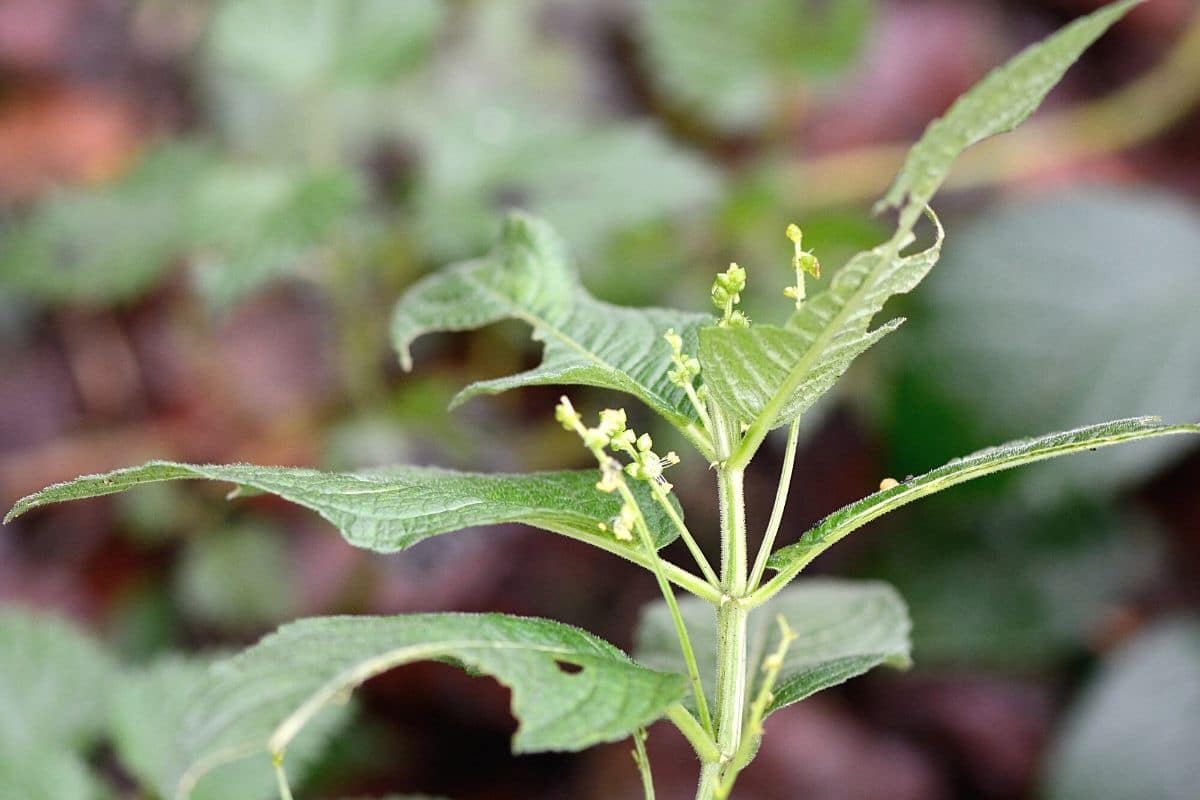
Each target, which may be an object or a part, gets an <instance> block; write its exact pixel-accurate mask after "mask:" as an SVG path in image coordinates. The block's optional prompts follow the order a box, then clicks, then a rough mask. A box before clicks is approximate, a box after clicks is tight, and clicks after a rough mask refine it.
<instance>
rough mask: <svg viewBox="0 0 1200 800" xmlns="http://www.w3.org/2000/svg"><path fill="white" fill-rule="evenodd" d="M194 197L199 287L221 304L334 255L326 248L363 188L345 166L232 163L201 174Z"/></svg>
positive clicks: (191, 211)
mask: <svg viewBox="0 0 1200 800" xmlns="http://www.w3.org/2000/svg"><path fill="white" fill-rule="evenodd" d="M189 199H190V205H189V208H188V221H189V225H188V228H189V231H188V234H189V246H190V248H191V249H192V250H193V252H194V253H195V262H196V263H195V280H196V285H197V288H198V289H199V290H200V293H201V294H202V295H203V296H204V297H205V298H206V299H207V300H208V301H209V303H210V304H212V305H213V306H215V307H218V308H221V307H225V306H228V305H231V304H232V303H234V302H235V301H237V300H239V299H241V298H242V297H244V296H245V295H247V294H249V293H250V292H252V291H254V290H255V289H258V288H260V287H261V286H262V285H263V284H265V283H267V282H268V281H270V280H272V279H274V278H277V277H279V276H281V275H283V274H287V273H290V272H297V271H300V270H301V269H303V268H305V267H308V268H309V269H310V270H312V268H313V266H314V264H315V265H317V266H318V267H319V266H320V264H321V262H322V261H323V260H325V261H327V260H329V259H330V258H331V256H329V255H328V254H327V253H325V252H323V248H324V249H327V248H328V241H329V239H330V238H331V237H332V235H333V234H334V233H335V232H336V231H337V230H338V229H339V228H340V227H344V226H345V225H346V223H347V219H348V217H349V215H350V214H351V213H352V212H354V211H355V210H357V209H358V208H359V207H360V205H361V202H362V200H363V187H362V186H361V185H360V182H359V180H358V177H357V176H356V175H355V174H353V173H351V172H348V171H344V170H338V169H330V170H323V171H322V170H310V169H304V168H294V167H275V166H265V165H262V164H258V165H248V164H240V163H238V164H235V163H232V162H229V163H225V164H219V165H214V167H213V168H212V169H210V170H209V171H208V172H206V173H205V174H204V175H203V176H201V177H200V179H199V180H198V181H197V182H196V185H195V186H194V187H192V188H191V194H190V198H189Z"/></svg>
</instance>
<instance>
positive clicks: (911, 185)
mask: <svg viewBox="0 0 1200 800" xmlns="http://www.w3.org/2000/svg"><path fill="white" fill-rule="evenodd" d="M1140 2H1141V0H1122V1H1121V2H1117V3H1112V4H1111V5H1108V6H1105V7H1104V8H1101V9H1099V10H1097V11H1094V12H1093V13H1091V14H1088V15H1087V16H1085V17H1080V18H1079V19H1077V20H1075V21H1074V22H1072V23H1071V24H1070V25H1067V26H1066V27H1064V28H1063V29H1062V30H1060V31H1058V32H1057V33H1055V34H1054V35H1052V36H1050V37H1048V38H1046V39H1045V40H1043V41H1041V42H1039V43H1038V44H1035V45H1032V46H1030V47H1028V48H1026V49H1025V50H1023V51H1022V52H1021V53H1019V54H1017V55H1016V56H1015V57H1014V58H1013V59H1012V60H1010V61H1009V62H1008V63H1006V64H1005V65H1004V66H1002V67H999V68H997V69H996V70H994V71H992V73H991V74H989V75H988V76H987V77H986V78H984V79H983V80H982V81H980V82H979V83H978V84H977V85H976V86H975V87H974V88H972V89H971V90H970V91H969V92H967V93H966V94H964V95H963V96H962V97H960V98H958V100H956V101H955V102H954V105H952V106H951V107H950V110H949V111H947V112H946V114H945V115H944V116H942V117H941V118H939V119H936V120H934V121H933V122H931V123H930V124H929V127H928V128H926V129H925V133H924V134H923V135H922V136H921V139H920V140H919V141H918V142H917V143H916V145H914V146H913V148H912V150H910V151H909V153H908V158H907V159H906V160H905V162H904V166H903V167H902V168H901V170H900V174H899V175H897V176H896V181H895V183H893V184H892V187H891V189H889V190H888V193H887V195H886V196H885V197H884V198H883V200H882V201H880V205H881V206H883V207H895V208H899V207H901V206H903V210H902V211H901V213H900V226H901V229H904V230H907V229H909V228H911V227H912V225H913V224H914V223H915V222H916V221H917V217H918V216H919V215H920V213H921V209H923V208H925V206H926V205H927V204H928V203H929V201H930V200H931V199H932V198H933V195H934V193H936V192H937V190H938V188H939V187H940V186H941V185H942V181H944V180H945V179H946V174H947V173H948V172H949V171H950V165H951V164H953V162H954V159H956V158H958V156H959V154H960V153H962V151H964V150H966V149H967V148H968V147H970V146H971V145H973V144H976V143H978V142H980V141H982V140H984V139H986V138H988V137H989V136H994V135H996V134H999V133H1006V132H1007V131H1011V130H1013V129H1014V128H1016V127H1017V126H1018V125H1020V124H1021V123H1022V122H1024V121H1025V120H1026V119H1027V118H1028V117H1029V115H1030V114H1032V113H1033V112H1034V111H1036V110H1037V107H1038V106H1040V105H1041V104H1042V100H1044V99H1045V97H1046V95H1047V94H1048V93H1049V92H1050V90H1051V89H1053V88H1054V86H1055V85H1056V84H1057V83H1058V82H1059V81H1060V80H1061V79H1062V76H1063V74H1064V73H1065V72H1066V71H1067V69H1068V68H1069V67H1070V66H1071V65H1072V64H1074V63H1075V61H1076V59H1078V58H1079V56H1080V55H1081V54H1082V53H1083V51H1084V50H1086V49H1087V48H1088V47H1089V46H1090V45H1091V44H1092V42H1094V41H1096V39H1098V38H1100V36H1101V35H1102V34H1103V33H1104V32H1105V31H1106V30H1108V29H1109V27H1110V26H1111V25H1113V23H1115V22H1116V21H1117V20H1119V19H1120V18H1121V17H1123V16H1124V15H1125V14H1126V12H1128V11H1129V9H1131V8H1133V7H1134V6H1135V5H1137V4H1138V3H1140Z"/></svg>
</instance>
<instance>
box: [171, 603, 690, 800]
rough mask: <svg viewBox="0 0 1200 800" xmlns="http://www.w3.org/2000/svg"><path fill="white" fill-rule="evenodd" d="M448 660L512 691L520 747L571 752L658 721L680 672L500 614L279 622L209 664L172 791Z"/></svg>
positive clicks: (675, 696)
mask: <svg viewBox="0 0 1200 800" xmlns="http://www.w3.org/2000/svg"><path fill="white" fill-rule="evenodd" d="M435 659H436V660H450V661H452V662H453V663H455V664H459V665H462V666H464V667H465V668H467V669H469V670H471V671H472V672H480V673H484V674H487V675H490V676H492V677H494V678H496V679H497V680H498V681H500V683H502V684H504V685H505V686H507V687H509V688H510V689H511V690H512V710H513V715H514V716H515V717H516V718H517V721H518V727H517V731H516V734H515V735H514V737H513V749H514V751H516V752H518V753H527V752H538V751H545V750H580V749H583V748H585V747H589V746H591V745H593V744H598V743H601V742H608V741H615V740H617V739H620V738H623V737H625V736H627V735H629V733H630V732H632V731H633V730H635V729H636V728H639V727H642V726H645V725H648V724H650V723H651V722H653V721H654V720H656V719H658V718H659V717H660V716H661V715H662V713H663V710H664V709H665V708H666V707H667V706H669V705H671V704H672V703H675V702H676V701H678V700H679V698H680V697H681V696H682V695H683V691H684V686H685V684H686V679H685V678H684V677H683V676H682V675H675V674H665V673H661V672H652V671H650V670H647V669H644V668H642V667H640V666H638V665H637V664H635V663H633V662H632V661H631V660H630V659H629V658H628V656H626V655H625V654H624V653H622V652H621V651H619V650H617V649H616V648H615V647H613V646H612V645H610V644H608V643H606V642H604V641H602V640H600V639H598V638H596V637H595V636H592V635H591V634H589V633H586V632H584V631H581V630H579V629H577V628H572V627H570V626H567V625H563V624H561V623H557V622H552V621H549V620H541V619H530V618H521V617H511V616H505V615H502V614H418V615H413V616H403V617H387V618H385V617H324V618H316V619H306V620H302V621H300V622H295V623H292V624H290V625H285V626H284V627H282V628H280V629H279V631H278V632H276V633H274V634H272V635H270V636H268V637H266V638H265V639H263V640H262V641H261V642H259V643H258V644H257V645H255V646H254V647H252V648H250V649H249V650H247V651H246V652H244V653H242V654H240V655H238V656H236V657H234V658H232V659H229V660H228V661H224V662H220V663H218V664H217V665H215V666H214V667H213V669H212V670H211V672H210V673H209V678H208V680H207V681H206V683H205V685H204V686H203V687H202V688H201V690H200V691H199V692H198V693H197V694H195V695H194V696H193V699H192V702H191V703H190V704H189V708H188V712H187V714H186V716H185V722H184V724H183V730H182V737H183V741H184V742H185V743H186V745H185V753H186V758H183V759H181V760H180V761H179V764H178V769H177V770H176V774H177V775H178V786H179V791H178V796H180V797H186V794H187V789H188V788H189V787H190V785H191V783H192V782H193V781H194V780H195V779H196V778H198V777H199V776H201V775H202V774H203V773H204V772H206V771H207V770H209V769H211V768H212V767H214V766H216V765H218V764H220V763H223V762H225V761H229V760H232V759H234V758H238V757H242V756H247V755H250V754H253V753H256V752H259V753H264V754H265V753H281V752H283V751H284V750H285V749H286V747H287V746H288V744H289V742H290V741H291V740H292V738H293V737H294V736H295V734H296V733H297V732H298V731H299V730H300V729H301V728H303V727H304V726H305V724H306V723H307V722H308V721H309V720H310V719H311V718H312V717H313V716H314V715H315V714H317V713H318V712H319V711H320V710H321V709H322V708H323V707H324V706H326V705H328V704H329V703H331V702H333V701H335V700H337V699H338V698H340V697H343V696H345V695H346V693H348V692H349V691H351V690H352V689H354V688H355V687H357V686H358V685H360V684H361V683H363V682H364V681H366V680H368V679H370V678H371V677H374V676H375V675H379V674H381V673H383V672H386V671H388V670H390V669H393V668H395V667H398V666H401V665H403V664H410V663H413V662H416V661H428V660H435Z"/></svg>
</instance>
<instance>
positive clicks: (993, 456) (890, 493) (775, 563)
mask: <svg viewBox="0 0 1200 800" xmlns="http://www.w3.org/2000/svg"><path fill="white" fill-rule="evenodd" d="M1185 433H1200V425H1162V424H1160V423H1159V421H1158V419H1157V418H1155V417H1140V418H1136V419H1127V420H1117V421H1115V422H1105V423H1102V424H1099V425H1091V426H1088V427H1085V428H1076V429H1074V430H1070V431H1064V432H1062V433H1052V434H1049V435H1047V436H1040V437H1037V438H1035V439H1022V440H1020V441H1015V442H1008V443H1007V444H1002V445H999V446H997V447H991V448H988V449H986V450H980V451H979V452H978V453H973V454H971V455H969V456H965V457H963V458H960V459H955V460H954V461H951V462H949V463H948V464H946V465H944V466H942V467H939V468H937V469H935V470H932V471H931V472H926V473H925V474H924V475H919V476H917V477H915V478H910V479H908V480H905V481H904V482H903V483H900V484H898V485H896V486H893V487H891V488H888V489H882V490H880V491H878V492H876V493H875V494H873V495H870V496H869V497H864V498H863V499H862V500H859V501H858V502H856V503H852V504H850V505H848V506H845V507H844V508H841V509H839V510H838V511H835V512H833V513H832V514H830V515H829V516H828V517H826V518H825V519H823V520H821V522H820V523H818V524H817V526H816V527H814V528H812V529H811V530H809V531H808V532H807V533H805V534H804V535H803V536H802V537H800V541H798V542H796V543H795V544H792V545H789V546H788V547H784V548H782V549H781V550H778V551H776V552H775V553H774V554H773V555H772V556H771V560H770V561H769V562H768V564H767V566H768V567H770V568H771V569H774V570H777V571H779V572H780V573H786V574H788V575H794V574H796V573H798V572H799V571H800V570H801V569H803V568H804V566H805V565H807V564H808V563H809V562H810V561H812V560H813V559H814V558H816V557H817V556H818V555H820V554H821V553H823V552H824V551H825V550H827V549H828V548H829V547H830V546H832V545H833V544H834V543H835V542H837V541H839V540H841V539H842V538H843V537H845V536H847V535H848V534H850V533H852V532H854V531H856V530H858V529H859V528H861V527H862V526H863V525H866V524H867V523H868V522H870V521H872V520H874V519H877V518H878V517H881V516H883V515H884V514H886V513H888V512H889V511H894V510H895V509H897V508H899V507H901V506H903V505H906V504H908V503H911V502H912V501H914V500H919V499H920V498H922V497H926V496H928V495H931V494H934V493H936V492H940V491H942V490H944V489H948V488H950V487H951V486H955V485H957V484H960V483H964V482H966V481H969V480H973V479H975V478H981V477H983V476H984V475H990V474H992V473H994V472H1000V471H1001V470H1006V469H1012V468H1013V467H1019V466H1023V465H1025V464H1032V463H1034V462H1036V461H1043V460H1045V459H1048V458H1054V457H1055V456H1061V455H1066V454H1068V453H1078V452H1081V451H1084V450H1095V449H1097V448H1100V447H1108V446H1110V445H1115V444H1122V443H1124V442H1133V441H1137V440H1139V439H1148V438H1151V437H1155V436H1171V435H1175V434H1185Z"/></svg>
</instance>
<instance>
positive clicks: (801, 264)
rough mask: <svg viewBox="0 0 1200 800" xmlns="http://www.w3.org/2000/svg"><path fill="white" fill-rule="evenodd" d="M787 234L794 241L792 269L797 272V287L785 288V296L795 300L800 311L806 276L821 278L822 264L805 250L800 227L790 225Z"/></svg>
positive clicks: (802, 303)
mask: <svg viewBox="0 0 1200 800" xmlns="http://www.w3.org/2000/svg"><path fill="white" fill-rule="evenodd" d="M786 233H787V237H788V238H789V239H791V240H792V247H793V248H794V249H795V253H794V255H793V256H792V267H793V268H794V269H795V270H796V285H795V286H788V287H786V288H784V290H783V296H784V297H790V298H792V299H793V300H795V301H796V309H797V310H799V309H800V306H802V305H804V275H805V273H807V274H809V275H812V276H813V277H814V278H820V277H821V262H820V261H817V257H816V256H815V255H813V254H812V253H811V252H809V251H807V250H805V249H804V245H803V242H804V234H803V233H802V232H801V230H800V226H799V225H796V224H792V225H788V226H787V231H786Z"/></svg>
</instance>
